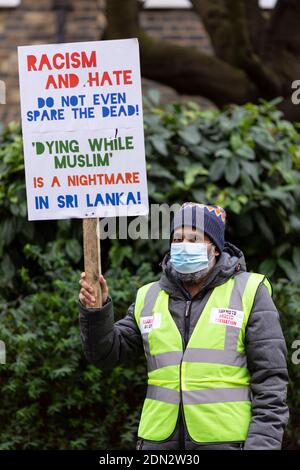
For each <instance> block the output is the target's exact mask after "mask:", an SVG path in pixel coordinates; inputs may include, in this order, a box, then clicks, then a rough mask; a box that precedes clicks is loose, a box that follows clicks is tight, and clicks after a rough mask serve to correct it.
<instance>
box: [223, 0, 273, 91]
mask: <svg viewBox="0 0 300 470" xmlns="http://www.w3.org/2000/svg"><path fill="white" fill-rule="evenodd" d="M225 1H226V5H227V9H228V14H229V18H230V20H231V25H232V34H233V41H234V48H235V53H236V65H237V66H238V67H240V68H242V69H244V70H245V71H246V72H247V74H248V75H249V77H250V79H251V80H252V81H254V82H255V83H256V84H257V86H258V87H259V88H260V89H261V91H262V93H263V94H264V96H265V97H266V98H271V97H272V96H276V95H279V94H280V93H281V83H280V80H279V78H278V77H277V75H276V74H275V73H274V70H272V69H270V68H268V67H267V66H266V65H265V64H264V63H263V61H262V60H261V59H260V57H259V56H258V55H257V54H256V53H255V51H254V49H253V46H252V43H251V39H250V34H249V30H248V22H247V16H246V7H245V0H225Z"/></svg>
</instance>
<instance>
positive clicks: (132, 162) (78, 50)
mask: <svg viewBox="0 0 300 470" xmlns="http://www.w3.org/2000/svg"><path fill="white" fill-rule="evenodd" d="M18 58H19V79H20V95H21V115H22V131H23V142H24V158H25V173H26V192H27V204H28V219H29V220H43V219H67V218H73V217H75V218H85V217H114V216H133V215H146V214H147V213H148V192H147V177H146V163H145V148H144V130H143V109H142V92H141V77H140V62H139V47H138V41H137V39H135V38H134V39H124V40H114V41H94V42H79V43H69V44H48V45H38V46H36V45H34V46H21V47H19V48H18Z"/></svg>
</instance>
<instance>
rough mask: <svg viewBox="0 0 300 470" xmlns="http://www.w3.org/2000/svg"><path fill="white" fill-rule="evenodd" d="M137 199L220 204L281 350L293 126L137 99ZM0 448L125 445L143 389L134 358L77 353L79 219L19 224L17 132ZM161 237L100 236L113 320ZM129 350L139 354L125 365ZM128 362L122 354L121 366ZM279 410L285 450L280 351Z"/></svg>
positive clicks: (293, 397) (2, 232) (6, 134)
mask: <svg viewBox="0 0 300 470" xmlns="http://www.w3.org/2000/svg"><path fill="white" fill-rule="evenodd" d="M144 114H145V115H144V120H145V142H146V154H147V170H148V178H149V192H150V202H153V203H168V204H172V203H175V202H179V203H182V202H184V201H187V200H194V201H199V202H214V203H216V204H220V205H222V206H223V207H225V209H226V211H227V214H228V218H227V222H228V223H227V239H228V240H229V241H231V242H233V243H235V244H236V245H237V246H239V247H240V248H241V249H242V250H243V251H244V253H245V256H246V260H247V264H248V269H249V270H255V271H260V272H263V273H266V274H268V275H269V276H270V277H271V280H272V282H273V284H274V287H275V301H276V303H277V305H278V307H279V309H280V311H281V313H282V324H283V327H284V331H285V335H286V339H287V345H288V349H289V358H290V357H291V355H292V353H293V350H292V349H291V344H292V343H293V341H294V340H295V339H297V338H300V331H299V330H300V328H299V326H298V325H299V321H297V320H298V318H299V314H300V290H299V285H300V284H299V281H300V267H299V266H300V244H299V241H298V240H299V232H300V210H299V207H300V185H299V183H300V147H299V144H300V134H299V132H298V127H297V125H294V124H291V123H289V122H287V121H285V120H284V119H283V117H282V115H281V113H280V112H279V111H278V110H277V109H276V102H273V103H268V102H262V103H261V104H260V105H259V106H256V105H253V104H247V105H245V106H243V107H238V106H230V107H228V108H226V109H224V110H222V111H218V110H209V111H203V110H201V109H199V108H198V106H197V105H195V104H194V103H188V104H179V103H175V104H171V105H167V106H164V107H162V106H160V104H159V102H158V96H157V95H156V94H155V93H154V92H152V93H150V94H149V96H148V97H147V98H146V99H145V113H144ZM0 216H1V225H0V255H1V256H0V260H1V261H0V275H1V279H2V282H1V285H0V304H1V309H0V339H2V340H4V341H5V342H6V347H7V364H6V365H1V366H0V367H1V375H0V395H1V406H0V422H1V429H0V449H15V448H21V449H30V448H43V449H46V448H55V449H86V448H90V449H91V448H94V449H97V448H98V449H99V448H103V449H104V448H111V449H113V448H115V449H117V448H122V449H124V448H132V447H133V446H134V442H135V438H136V431H137V425H138V421H139V414H140V411H141V405H142V400H143V397H144V394H145V379H146V370H145V362H144V357H143V355H142V356H141V358H133V365H132V367H131V368H130V367H117V368H115V369H114V370H113V371H111V373H107V372H106V373H102V371H100V370H97V369H96V368H95V367H93V366H91V365H89V364H87V362H86V360H85V359H84V357H83V353H82V349H81V344H80V337H79V327H78V311H77V297H78V291H79V284H78V280H79V275H80V271H81V269H82V266H83V259H82V248H81V246H82V230H81V221H80V220H66V221H57V222H56V221H49V222H47V221H46V222H28V221H27V220H26V217H27V214H26V197H25V186H24V166H23V156H22V140H21V134H20V129H19V126H18V125H17V124H15V123H11V124H10V125H9V126H8V128H6V129H5V130H4V131H3V133H2V135H1V136H0ZM167 248H168V242H167V241H166V240H155V241H152V242H151V241H148V240H136V241H130V240H126V241H125V240H122V241H121V240H111V241H105V242H103V244H102V253H103V266H104V270H105V271H106V276H107V279H108V282H109V286H110V290H111V294H112V297H113V299H114V304H115V317H116V319H118V318H121V317H122V316H124V315H125V312H126V309H127V307H128V306H129V304H130V303H131V302H132V301H133V300H134V296H135V291H136V289H137V288H138V287H139V286H140V285H141V284H143V283H145V282H149V281H150V280H153V279H155V278H157V276H158V273H159V261H160V260H161V257H162V255H163V254H164V252H165V251H166V249H167ZM139 359H140V360H139ZM134 361H135V363H134ZM289 368H290V376H291V386H290V393H289V404H290V406H291V410H292V413H291V414H292V419H291V422H290V428H289V432H288V433H287V437H286V441H285V446H286V447H295V446H296V445H299V444H300V443H299V441H300V431H299V425H300V418H299V410H300V406H299V400H300V391H299V390H300V389H299V366H297V365H293V364H291V362H290V359H289Z"/></svg>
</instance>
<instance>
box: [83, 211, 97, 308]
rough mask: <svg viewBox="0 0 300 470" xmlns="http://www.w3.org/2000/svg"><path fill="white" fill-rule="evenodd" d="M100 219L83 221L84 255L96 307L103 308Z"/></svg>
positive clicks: (87, 276) (87, 277) (85, 267)
mask: <svg viewBox="0 0 300 470" xmlns="http://www.w3.org/2000/svg"><path fill="white" fill-rule="evenodd" d="M98 224H99V219H98V218H95V219H83V221H82V228H83V254H84V271H85V274H86V280H87V282H88V283H89V284H90V285H91V286H92V287H93V288H94V292H95V299H96V303H95V307H93V308H100V307H102V292H101V286H100V283H99V276H100V274H101V252H100V226H99V232H98V231H97V226H98Z"/></svg>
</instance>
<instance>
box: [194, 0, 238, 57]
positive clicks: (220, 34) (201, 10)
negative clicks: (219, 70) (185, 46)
mask: <svg viewBox="0 0 300 470" xmlns="http://www.w3.org/2000/svg"><path fill="white" fill-rule="evenodd" d="M190 2H191V4H192V5H193V7H194V11H195V12H196V13H197V15H198V16H199V18H200V20H201V21H202V23H203V24H204V26H205V28H206V30H207V32H208V34H209V36H210V39H211V42H212V45H213V47H214V51H215V54H216V56H217V57H219V58H220V59H221V60H224V61H225V62H227V63H229V64H233V63H234V44H233V38H232V30H231V22H230V19H229V16H228V11H227V8H226V6H225V4H224V0H190Z"/></svg>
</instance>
